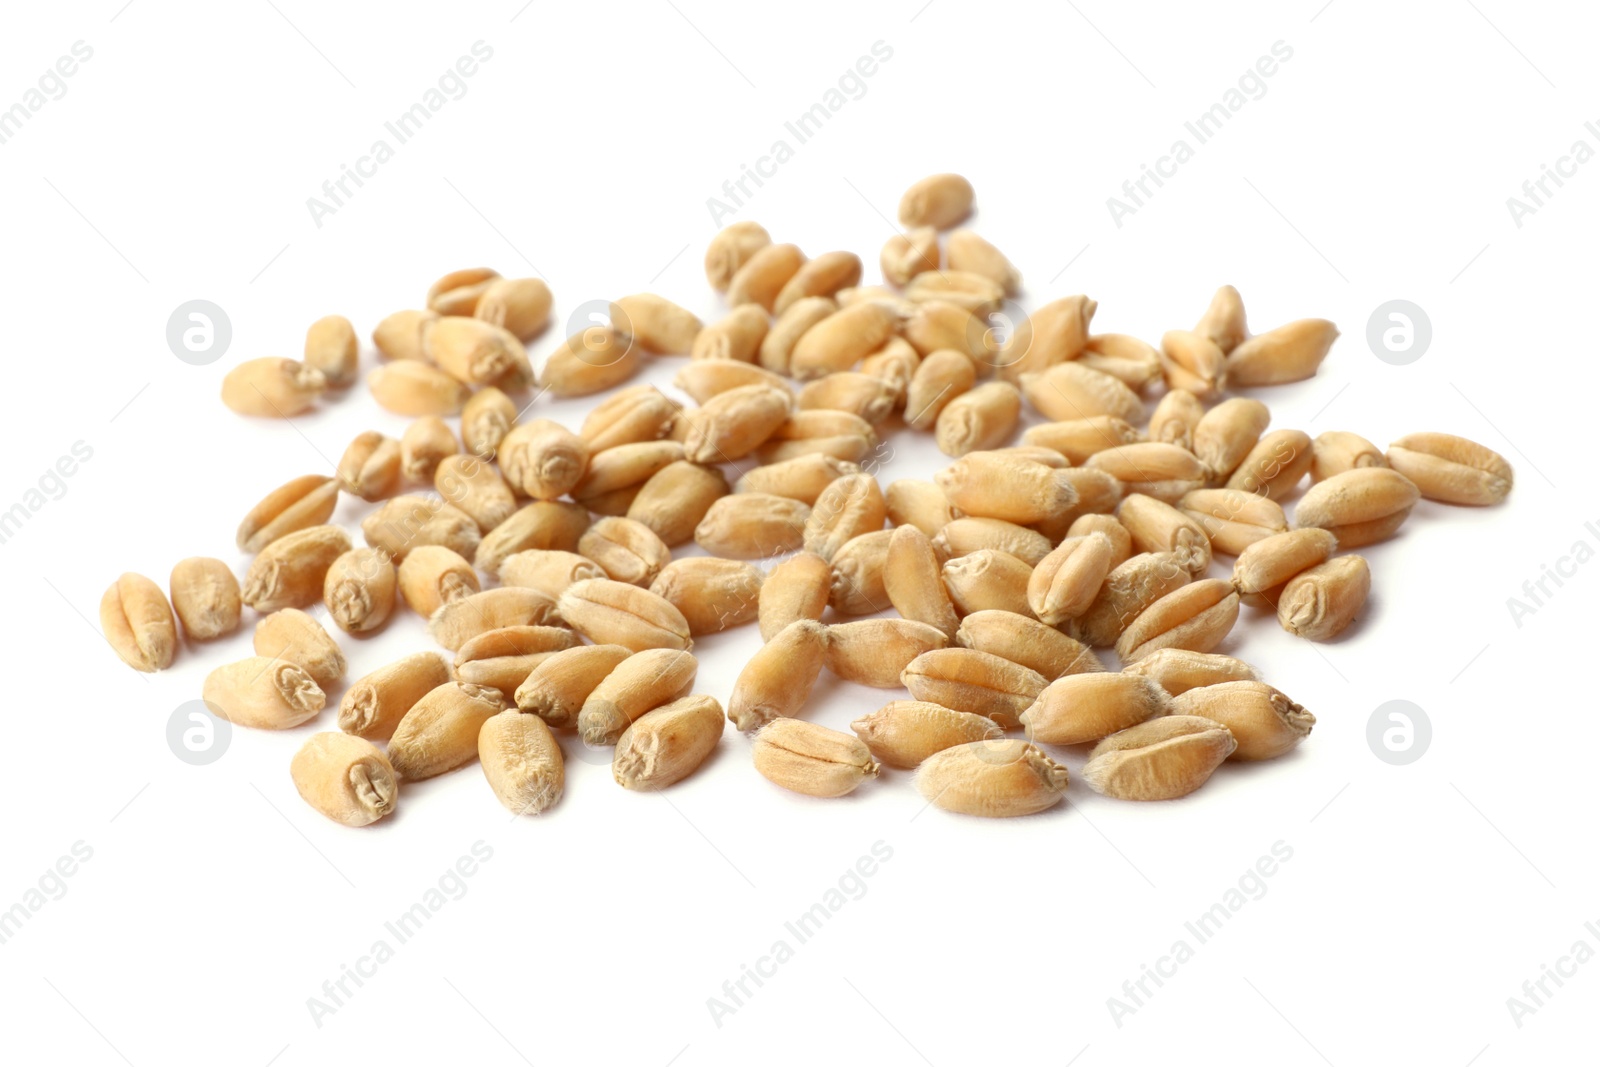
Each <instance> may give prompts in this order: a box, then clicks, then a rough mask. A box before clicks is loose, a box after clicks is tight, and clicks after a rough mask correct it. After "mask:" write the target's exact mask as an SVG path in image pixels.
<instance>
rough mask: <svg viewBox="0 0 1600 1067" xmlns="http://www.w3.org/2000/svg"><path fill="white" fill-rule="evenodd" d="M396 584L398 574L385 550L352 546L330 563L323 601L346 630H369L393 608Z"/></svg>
mask: <svg viewBox="0 0 1600 1067" xmlns="http://www.w3.org/2000/svg"><path fill="white" fill-rule="evenodd" d="M398 588H399V576H398V574H397V573H396V572H395V566H394V564H393V563H392V562H390V560H389V554H388V553H387V552H384V551H382V550H381V549H376V548H353V549H351V550H350V551H348V552H345V553H343V554H341V555H340V556H339V558H338V559H336V560H334V561H333V564H332V565H331V566H329V568H328V573H327V576H326V577H324V578H323V581H322V601H323V603H325V604H327V605H328V614H330V615H332V616H333V621H334V622H335V623H337V624H338V626H339V629H341V630H343V631H344V632H345V633H349V634H365V633H371V632H372V631H374V630H376V629H378V628H379V627H380V626H382V625H383V624H384V623H385V622H387V621H388V620H389V616H390V614H392V613H393V612H394V602H395V594H396V592H398Z"/></svg>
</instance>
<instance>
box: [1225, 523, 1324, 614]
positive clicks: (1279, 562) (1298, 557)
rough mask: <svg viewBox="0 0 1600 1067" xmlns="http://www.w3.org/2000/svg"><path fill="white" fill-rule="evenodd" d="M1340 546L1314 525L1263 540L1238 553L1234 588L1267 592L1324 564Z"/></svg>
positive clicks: (1247, 591)
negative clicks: (1303, 572) (1301, 573)
mask: <svg viewBox="0 0 1600 1067" xmlns="http://www.w3.org/2000/svg"><path fill="white" fill-rule="evenodd" d="M1338 546H1339V541H1338V538H1336V537H1334V535H1333V534H1331V533H1329V532H1328V531H1327V530H1322V529H1318V528H1317V527H1315V526H1309V527H1306V528H1305V529H1301V530H1290V531H1288V532H1287V533H1280V534H1273V535H1272V536H1271V537H1264V538H1262V539H1261V540H1260V541H1257V542H1256V543H1255V544H1253V545H1251V546H1250V547H1248V548H1246V549H1245V550H1244V551H1243V552H1241V553H1239V558H1238V560H1236V561H1235V562H1234V565H1233V584H1234V588H1236V589H1238V590H1239V592H1241V593H1245V594H1253V593H1265V592H1267V591H1268V590H1270V589H1273V588H1276V587H1277V586H1280V585H1282V584H1283V583H1284V582H1287V581H1288V580H1289V579H1290V578H1293V577H1294V576H1295V575H1297V574H1299V573H1300V572H1302V571H1306V570H1310V569H1311V568H1312V567H1315V566H1316V565H1317V564H1319V563H1321V562H1323V561H1324V560H1326V559H1327V558H1328V557H1329V556H1331V555H1333V551H1334V549H1336V548H1337V547H1338ZM1274 599H1276V598H1274Z"/></svg>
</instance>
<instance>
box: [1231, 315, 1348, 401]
mask: <svg viewBox="0 0 1600 1067" xmlns="http://www.w3.org/2000/svg"><path fill="white" fill-rule="evenodd" d="M1338 336H1339V330H1338V328H1337V327H1335V326H1334V324H1333V323H1331V322H1329V321H1327V320H1326V319H1298V320H1296V321H1295V322H1291V323H1288V324H1287V325H1284V326H1279V327H1278V328H1277V329H1275V330H1269V331H1267V332H1266V333H1261V334H1257V335H1256V336H1254V337H1252V338H1250V339H1249V340H1245V341H1241V342H1239V344H1238V345H1237V346H1235V347H1234V349H1233V350H1232V351H1231V352H1229V353H1228V359H1227V375H1228V381H1229V383H1230V384H1232V385H1234V386H1237V387H1240V388H1249V387H1250V386H1255V385H1279V384H1282V383H1284V382H1298V381H1301V380H1302V379H1305V378H1309V377H1311V376H1312V375H1313V374H1315V373H1317V368H1318V367H1319V366H1321V365H1322V361H1323V359H1325V358H1326V357H1327V355H1328V349H1330V348H1332V347H1333V342H1334V341H1335V340H1336V339H1337V338H1338Z"/></svg>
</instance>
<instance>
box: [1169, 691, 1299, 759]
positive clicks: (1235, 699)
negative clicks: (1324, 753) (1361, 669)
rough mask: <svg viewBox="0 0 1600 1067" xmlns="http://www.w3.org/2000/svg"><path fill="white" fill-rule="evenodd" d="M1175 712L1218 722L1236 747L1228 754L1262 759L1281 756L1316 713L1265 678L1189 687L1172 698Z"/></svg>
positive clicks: (1235, 756) (1297, 741) (1294, 742)
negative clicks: (1262, 680) (1234, 742)
mask: <svg viewBox="0 0 1600 1067" xmlns="http://www.w3.org/2000/svg"><path fill="white" fill-rule="evenodd" d="M1172 711H1173V714H1174V715H1193V716H1198V717H1200V718H1203V719H1210V720H1211V721H1212V722H1218V723H1221V724H1222V725H1223V726H1225V727H1227V728H1228V732H1229V733H1231V734H1233V737H1234V740H1236V741H1237V742H1238V747H1237V748H1236V749H1234V751H1233V753H1232V756H1231V758H1232V759H1236V760H1262V759H1272V758H1274V757H1276V756H1281V755H1283V754H1284V753H1285V752H1288V751H1289V750H1290V749H1292V748H1294V747H1295V746H1296V745H1298V744H1299V743H1300V742H1301V741H1304V740H1305V739H1306V736H1307V735H1308V734H1310V733H1311V728H1312V727H1313V726H1314V725H1316V722H1317V719H1316V716H1314V715H1312V714H1311V713H1310V712H1309V711H1307V710H1306V709H1305V708H1302V707H1301V706H1300V705H1299V704H1296V703H1295V702H1294V701H1292V700H1290V699H1289V698H1288V697H1286V696H1284V695H1283V694H1282V693H1280V692H1279V691H1278V690H1276V689H1274V688H1272V686H1270V685H1267V684H1266V683H1265V682H1254V681H1244V682H1220V683H1218V684H1217V685H1207V686H1202V687H1200V688H1198V689H1191V690H1189V691H1188V692H1187V693H1185V694H1183V695H1182V696H1180V697H1177V698H1175V699H1174V700H1173V702H1172Z"/></svg>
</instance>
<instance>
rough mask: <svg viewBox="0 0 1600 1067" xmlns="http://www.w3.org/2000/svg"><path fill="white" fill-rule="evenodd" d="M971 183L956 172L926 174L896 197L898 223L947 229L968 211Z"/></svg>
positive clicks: (971, 192) (970, 212)
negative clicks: (926, 175) (898, 199)
mask: <svg viewBox="0 0 1600 1067" xmlns="http://www.w3.org/2000/svg"><path fill="white" fill-rule="evenodd" d="M973 195H974V194H973V191H972V183H971V182H969V181H967V179H965V178H963V177H962V176H961V175H959V174H930V175H928V177H926V178H923V179H921V180H919V181H917V182H914V183H913V184H912V185H911V187H910V188H909V189H907V190H906V191H905V194H904V195H903V196H901V197H900V224H901V225H902V226H908V227H909V226H932V227H933V228H934V229H936V230H948V229H949V228H950V227H952V226H954V225H955V224H956V223H958V222H960V221H961V220H962V219H965V218H966V217H967V216H968V215H970V214H972V200H973Z"/></svg>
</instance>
